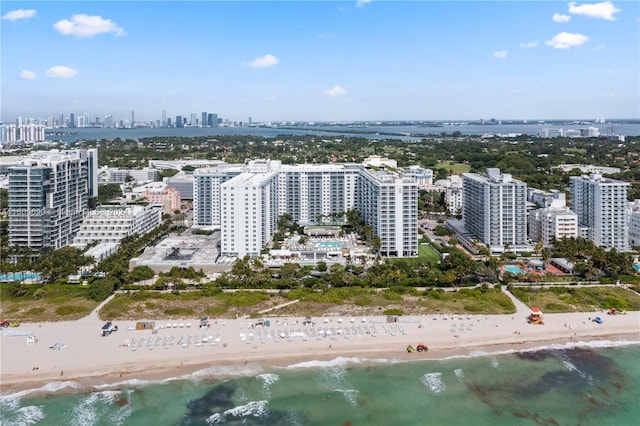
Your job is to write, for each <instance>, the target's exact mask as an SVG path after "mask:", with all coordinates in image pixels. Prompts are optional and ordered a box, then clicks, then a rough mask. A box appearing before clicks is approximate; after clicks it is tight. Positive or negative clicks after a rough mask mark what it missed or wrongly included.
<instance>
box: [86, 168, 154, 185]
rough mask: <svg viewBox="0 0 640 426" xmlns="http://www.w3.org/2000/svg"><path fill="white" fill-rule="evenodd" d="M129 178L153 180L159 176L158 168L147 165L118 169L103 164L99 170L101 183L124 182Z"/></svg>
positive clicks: (141, 180)
mask: <svg viewBox="0 0 640 426" xmlns="http://www.w3.org/2000/svg"><path fill="white" fill-rule="evenodd" d="M127 178H130V179H133V180H134V181H135V182H151V181H155V180H156V179H157V178H158V170H157V169H152V168H149V167H145V168H144V169H138V170H136V169H118V168H116V167H108V166H103V167H101V168H100V170H99V179H100V183H123V182H125V181H126V180H127Z"/></svg>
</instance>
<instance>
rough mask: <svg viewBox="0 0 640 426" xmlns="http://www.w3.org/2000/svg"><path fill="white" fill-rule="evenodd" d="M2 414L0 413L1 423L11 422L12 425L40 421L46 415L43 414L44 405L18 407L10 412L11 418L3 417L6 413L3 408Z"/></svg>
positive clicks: (24, 424) (19, 425)
mask: <svg viewBox="0 0 640 426" xmlns="http://www.w3.org/2000/svg"><path fill="white" fill-rule="evenodd" d="M2 412H3V414H1V415H0V423H1V424H11V425H14V426H27V425H35V424H38V423H40V422H41V421H42V420H44V418H45V417H46V416H45V414H44V407H42V406H35V405H30V406H27V407H20V408H18V409H17V410H15V411H13V412H12V413H11V419H7V418H5V416H6V415H7V413H6V412H5V409H4V408H3V409H2Z"/></svg>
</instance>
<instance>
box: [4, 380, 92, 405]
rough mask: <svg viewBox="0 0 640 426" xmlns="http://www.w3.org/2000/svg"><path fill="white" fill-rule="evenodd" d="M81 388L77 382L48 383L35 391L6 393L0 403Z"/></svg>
mask: <svg viewBox="0 0 640 426" xmlns="http://www.w3.org/2000/svg"><path fill="white" fill-rule="evenodd" d="M80 388H81V386H80V384H79V383H78V382H74V381H64V382H49V383H47V384H45V385H43V386H41V387H39V388H35V389H27V390H22V391H18V392H13V393H8V394H6V395H2V396H0V401H4V400H5V399H12V398H18V399H20V398H22V397H23V396H27V395H31V394H39V393H58V392H61V391H63V390H69V389H71V390H77V389H80Z"/></svg>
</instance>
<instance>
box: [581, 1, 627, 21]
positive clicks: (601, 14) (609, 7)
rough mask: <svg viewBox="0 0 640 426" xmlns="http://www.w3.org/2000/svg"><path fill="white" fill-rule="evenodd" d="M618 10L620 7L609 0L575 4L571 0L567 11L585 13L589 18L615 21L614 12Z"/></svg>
mask: <svg viewBox="0 0 640 426" xmlns="http://www.w3.org/2000/svg"><path fill="white" fill-rule="evenodd" d="M618 12H620V9H618V8H617V7H615V6H614V4H613V3H611V2H610V1H603V2H602V3H592V4H583V5H577V4H576V2H574V1H572V2H571V3H569V13H573V14H574V15H585V16H588V17H590V18H600V19H606V20H607V21H615V20H616V17H615V16H613V15H614V14H616V13H618Z"/></svg>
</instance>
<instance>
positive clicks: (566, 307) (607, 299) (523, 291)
mask: <svg viewBox="0 0 640 426" xmlns="http://www.w3.org/2000/svg"><path fill="white" fill-rule="evenodd" d="M511 293H513V295H514V296H516V297H517V298H518V299H520V300H521V301H522V302H523V303H524V304H525V305H528V306H529V307H533V306H536V307H539V308H540V309H542V312H549V313H553V312H592V311H594V310H600V309H610V308H616V309H618V310H623V309H625V310H628V311H638V310H640V295H638V294H636V293H633V292H631V291H628V290H625V289H622V288H618V287H612V286H599V287H560V286H553V287H545V288H528V287H513V288H512V289H511Z"/></svg>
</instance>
